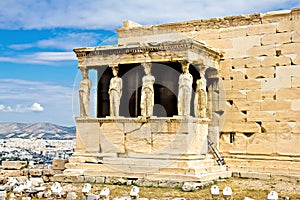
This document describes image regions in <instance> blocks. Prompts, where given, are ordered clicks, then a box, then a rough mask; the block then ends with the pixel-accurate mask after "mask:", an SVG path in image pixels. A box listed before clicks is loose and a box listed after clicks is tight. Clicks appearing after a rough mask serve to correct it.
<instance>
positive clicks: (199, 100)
mask: <svg viewBox="0 0 300 200" xmlns="http://www.w3.org/2000/svg"><path fill="white" fill-rule="evenodd" d="M196 83H197V87H196V93H195V99H194V111H195V117H198V118H199V117H201V118H205V117H206V108H207V93H206V80H205V77H204V76H201V77H200V79H198V80H197V82H196Z"/></svg>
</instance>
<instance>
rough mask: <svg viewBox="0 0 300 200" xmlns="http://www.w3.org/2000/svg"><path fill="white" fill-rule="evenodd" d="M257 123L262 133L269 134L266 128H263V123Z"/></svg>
mask: <svg viewBox="0 0 300 200" xmlns="http://www.w3.org/2000/svg"><path fill="white" fill-rule="evenodd" d="M256 123H257V124H258V125H259V126H260V130H261V133H265V132H267V130H266V129H265V127H263V126H262V122H256Z"/></svg>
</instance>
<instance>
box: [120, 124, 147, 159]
mask: <svg viewBox="0 0 300 200" xmlns="http://www.w3.org/2000/svg"><path fill="white" fill-rule="evenodd" d="M131 125H132V126H135V124H131ZM139 125H140V127H139V128H138V129H135V131H132V132H127V133H126V136H125V141H126V143H125V151H128V152H135V153H150V152H151V143H152V135H151V125H150V124H145V125H141V124H139Z"/></svg>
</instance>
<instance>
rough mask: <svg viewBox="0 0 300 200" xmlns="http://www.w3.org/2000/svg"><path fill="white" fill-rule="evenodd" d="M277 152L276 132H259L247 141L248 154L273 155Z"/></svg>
mask: <svg viewBox="0 0 300 200" xmlns="http://www.w3.org/2000/svg"><path fill="white" fill-rule="evenodd" d="M275 152H276V134H273V133H272V134H271V133H268V134H267V133H258V134H254V135H253V137H251V138H250V139H249V140H248V141H247V154H263V155H271V154H274V153H275Z"/></svg>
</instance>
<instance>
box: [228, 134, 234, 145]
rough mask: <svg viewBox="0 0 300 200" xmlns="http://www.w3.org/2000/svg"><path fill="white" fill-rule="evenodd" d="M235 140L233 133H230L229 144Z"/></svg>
mask: <svg viewBox="0 0 300 200" xmlns="http://www.w3.org/2000/svg"><path fill="white" fill-rule="evenodd" d="M234 140H235V133H234V132H230V137H229V142H230V143H231V144H232V143H233V142H234Z"/></svg>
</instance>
